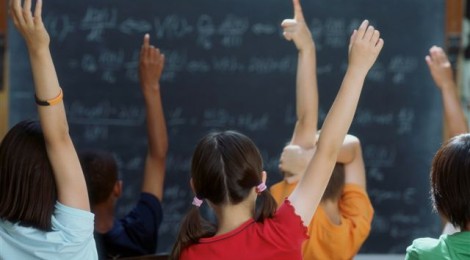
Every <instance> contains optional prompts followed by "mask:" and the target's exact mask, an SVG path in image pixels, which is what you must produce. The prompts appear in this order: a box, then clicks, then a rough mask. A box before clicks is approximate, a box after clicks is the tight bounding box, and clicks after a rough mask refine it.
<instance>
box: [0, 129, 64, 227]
mask: <svg viewBox="0 0 470 260" xmlns="http://www.w3.org/2000/svg"><path fill="white" fill-rule="evenodd" d="M56 201H57V189H56V183H55V179H54V175H53V171H52V167H51V164H50V162H49V158H48V157H47V151H46V144H45V141H44V135H43V133H42V130H41V126H40V125H39V122H37V121H22V122H20V123H18V124H16V125H15V126H14V127H13V128H12V129H11V130H10V131H9V132H8V133H7V135H6V136H5V137H4V138H3V140H2V143H1V145H0V219H2V220H7V221H10V222H12V223H18V224H19V225H21V226H26V227H33V228H36V229H40V230H43V231H50V230H51V221H52V214H53V213H54V206H55V204H56Z"/></svg>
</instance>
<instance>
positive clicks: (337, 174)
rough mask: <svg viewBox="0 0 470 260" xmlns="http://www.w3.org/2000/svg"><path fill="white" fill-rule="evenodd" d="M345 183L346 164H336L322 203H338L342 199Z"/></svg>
mask: <svg viewBox="0 0 470 260" xmlns="http://www.w3.org/2000/svg"><path fill="white" fill-rule="evenodd" d="M344 181H345V176H344V164H342V163H336V165H335V168H334V169H333V173H332V174H331V178H330V180H329V182H328V185H327V186H326V190H325V193H323V196H322V198H321V201H322V202H325V201H337V200H338V199H339V198H341V194H342V193H343V188H344V184H345V183H344Z"/></svg>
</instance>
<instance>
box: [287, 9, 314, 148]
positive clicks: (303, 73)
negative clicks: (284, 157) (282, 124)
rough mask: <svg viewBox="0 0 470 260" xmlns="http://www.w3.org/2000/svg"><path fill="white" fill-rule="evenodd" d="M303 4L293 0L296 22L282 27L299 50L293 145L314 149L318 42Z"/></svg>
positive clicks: (293, 20)
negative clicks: (303, 10) (304, 13)
mask: <svg viewBox="0 0 470 260" xmlns="http://www.w3.org/2000/svg"><path fill="white" fill-rule="evenodd" d="M299 1H300V0H293V5H294V19H286V20H284V21H283V22H282V24H281V26H282V27H283V29H284V37H285V38H286V39H287V40H289V41H294V43H295V46H296V47H297V50H298V51H299V55H298V64H297V80H296V81H297V83H296V85H297V86H296V89H297V90H296V106H297V107H296V110H297V122H296V124H295V129H294V133H293V135H292V140H291V143H292V144H295V145H300V146H301V147H303V148H312V147H313V146H314V145H315V134H316V131H317V123H318V122H317V121H318V87H317V71H316V70H317V67H316V66H317V65H316V54H315V43H314V42H313V39H312V34H311V33H310V31H309V29H308V27H307V24H306V23H305V19H304V16H303V13H302V7H301V6H300V2H299Z"/></svg>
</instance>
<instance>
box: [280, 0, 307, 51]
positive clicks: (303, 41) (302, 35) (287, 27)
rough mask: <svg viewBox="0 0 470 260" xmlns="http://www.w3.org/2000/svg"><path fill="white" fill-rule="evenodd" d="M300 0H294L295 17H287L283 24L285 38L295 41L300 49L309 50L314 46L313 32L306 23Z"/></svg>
mask: <svg viewBox="0 0 470 260" xmlns="http://www.w3.org/2000/svg"><path fill="white" fill-rule="evenodd" d="M299 1H300V0H292V2H293V5H294V18H293V19H285V20H284V21H282V23H281V26H282V28H283V30H284V32H283V35H284V38H286V40H288V41H294V43H295V46H296V47H297V49H298V50H299V51H303V50H307V49H309V48H313V47H314V42H313V39H312V34H311V33H310V30H309V29H308V27H307V24H306V23H305V18H304V14H303V12H302V6H301V5H300V2H299Z"/></svg>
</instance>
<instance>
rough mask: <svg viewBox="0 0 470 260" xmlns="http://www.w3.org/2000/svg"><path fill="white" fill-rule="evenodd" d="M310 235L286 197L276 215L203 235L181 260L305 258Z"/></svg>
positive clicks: (185, 252)
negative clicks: (305, 242) (303, 250)
mask: <svg viewBox="0 0 470 260" xmlns="http://www.w3.org/2000/svg"><path fill="white" fill-rule="evenodd" d="M307 238H308V236H307V227H305V226H304V224H303V223H302V220H301V219H300V217H299V216H298V215H296V214H295V211H294V207H293V206H292V205H291V204H290V202H289V201H288V200H285V202H284V203H283V204H282V206H281V207H280V208H279V209H278V210H277V212H276V214H275V215H274V217H273V218H270V219H265V220H264V222H263V223H260V222H255V221H254V220H253V219H251V220H249V221H247V222H245V223H244V224H242V225H241V226H240V227H238V228H236V229H234V230H232V231H230V232H228V233H225V234H222V235H218V236H214V237H210V238H201V239H200V240H199V243H198V244H194V245H191V246H189V247H188V248H186V249H185V250H183V252H182V253H181V259H184V260H186V259H223V260H231V259H237V260H240V259H241V260H250V259H294V260H295V259H302V243H303V242H304V241H305V240H306V239H307Z"/></svg>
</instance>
